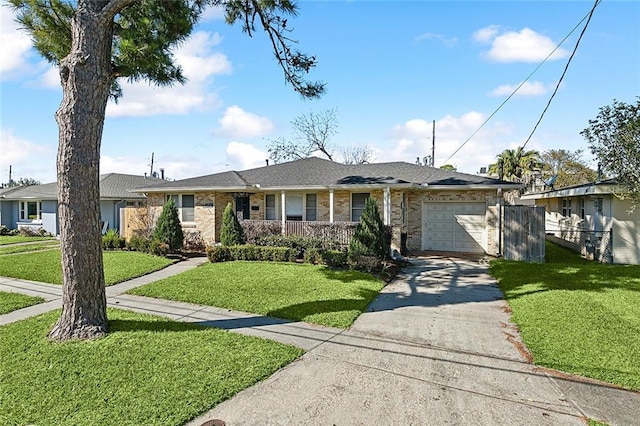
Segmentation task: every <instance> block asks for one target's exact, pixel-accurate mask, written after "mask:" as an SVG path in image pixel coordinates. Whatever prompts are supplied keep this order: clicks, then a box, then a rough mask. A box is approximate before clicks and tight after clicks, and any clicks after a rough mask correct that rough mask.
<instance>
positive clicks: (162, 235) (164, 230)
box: [153, 199, 184, 251]
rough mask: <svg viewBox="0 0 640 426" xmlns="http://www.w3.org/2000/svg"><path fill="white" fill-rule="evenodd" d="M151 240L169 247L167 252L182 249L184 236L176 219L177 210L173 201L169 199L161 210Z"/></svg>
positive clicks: (178, 219) (177, 218) (178, 220)
mask: <svg viewBox="0 0 640 426" xmlns="http://www.w3.org/2000/svg"><path fill="white" fill-rule="evenodd" d="M153 239H154V240H158V241H161V242H163V243H165V244H167V245H168V246H169V250H171V251H176V250H180V249H181V248H182V244H183V241H184V234H183V233H182V225H181V224H180V218H179V217H178V209H177V208H176V205H175V203H174V202H173V199H169V201H167V203H166V204H165V205H164V207H163V208H162V213H161V214H160V217H159V218H158V222H157V223H156V228H155V230H154V231H153Z"/></svg>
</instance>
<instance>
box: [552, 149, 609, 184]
mask: <svg viewBox="0 0 640 426" xmlns="http://www.w3.org/2000/svg"><path fill="white" fill-rule="evenodd" d="M540 161H541V163H542V170H541V171H542V175H543V178H545V179H546V178H549V177H551V176H558V177H557V179H556V181H555V184H554V187H555V188H564V187H567V186H573V185H580V184H583V183H588V182H593V181H594V180H596V177H597V175H598V173H597V172H596V171H595V170H593V169H591V168H590V167H589V166H587V164H586V163H585V162H584V160H583V159H582V150H580V149H579V150H577V151H574V152H571V151H568V150H566V149H549V150H547V151H544V152H543V153H542V155H541V156H540Z"/></svg>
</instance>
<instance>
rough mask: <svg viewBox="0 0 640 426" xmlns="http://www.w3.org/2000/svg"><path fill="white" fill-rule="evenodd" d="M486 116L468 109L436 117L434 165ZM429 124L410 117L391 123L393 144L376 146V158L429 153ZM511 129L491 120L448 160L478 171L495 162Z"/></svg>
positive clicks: (409, 157)
mask: <svg viewBox="0 0 640 426" xmlns="http://www.w3.org/2000/svg"><path fill="white" fill-rule="evenodd" d="M485 119H486V116H485V115H484V114H482V113H479V112H476V111H470V112H468V113H466V114H463V115H462V116H460V117H454V116H451V115H447V116H445V117H442V118H441V119H439V120H436V146H435V153H436V159H435V165H436V167H439V166H441V165H442V164H444V161H445V160H447V158H448V157H449V156H450V155H451V154H453V152H454V151H455V150H456V149H457V148H458V147H460V145H462V143H463V142H464V141H465V140H466V139H467V138H468V137H469V136H471V134H473V132H474V131H476V129H478V128H479V127H480V125H481V124H482V123H483V122H484V120H485ZM432 133H433V123H432V121H427V120H423V119H413V120H409V121H406V122H405V123H403V124H399V125H397V126H395V127H394V128H393V130H392V139H393V143H392V145H391V146H390V147H378V148H377V149H376V154H377V155H376V156H377V158H381V159H382V158H383V159H384V161H406V162H410V163H412V162H415V160H416V158H418V157H419V158H420V159H421V160H422V159H423V158H424V157H427V156H429V155H431V146H432ZM510 133H511V129H510V128H509V126H507V125H506V124H504V123H499V122H498V123H494V124H493V125H491V126H488V127H485V128H483V129H482V130H480V131H479V132H478V133H477V134H476V135H475V136H474V137H473V138H472V139H471V140H470V141H469V142H467V144H466V145H465V146H464V148H462V150H460V151H459V152H458V154H456V155H455V156H454V157H453V158H452V159H451V160H449V161H448V162H449V163H450V164H453V165H455V166H456V167H457V168H458V171H462V172H465V173H472V174H475V173H478V171H479V170H480V167H486V166H488V165H489V164H490V163H492V162H494V161H495V156H496V155H497V154H498V153H500V152H502V151H503V150H504V149H505V148H506V146H505V145H508V144H509V142H508V137H509V135H510Z"/></svg>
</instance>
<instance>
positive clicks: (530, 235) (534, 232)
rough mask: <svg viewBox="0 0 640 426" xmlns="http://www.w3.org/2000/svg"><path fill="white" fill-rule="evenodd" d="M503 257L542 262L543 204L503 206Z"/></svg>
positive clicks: (543, 250) (543, 251)
mask: <svg viewBox="0 0 640 426" xmlns="http://www.w3.org/2000/svg"><path fill="white" fill-rule="evenodd" d="M503 220H504V227H503V229H504V237H503V243H504V249H503V253H504V258H505V259H507V260H520V261H525V262H544V255H545V245H544V244H545V214H544V206H505V207H504V219H503Z"/></svg>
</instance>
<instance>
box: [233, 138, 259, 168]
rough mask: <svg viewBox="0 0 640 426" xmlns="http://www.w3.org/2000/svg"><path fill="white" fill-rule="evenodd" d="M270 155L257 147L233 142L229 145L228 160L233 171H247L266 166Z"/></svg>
mask: <svg viewBox="0 0 640 426" xmlns="http://www.w3.org/2000/svg"><path fill="white" fill-rule="evenodd" d="M267 158H269V154H267V153H266V152H265V151H262V150H260V149H259V148H257V147H256V146H255V145H251V144H248V143H242V142H231V143H229V144H228V145H227V159H228V160H229V165H230V166H231V169H233V170H246V169H253V168H255V167H262V166H264V165H265V164H266V163H265V159H267Z"/></svg>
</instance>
